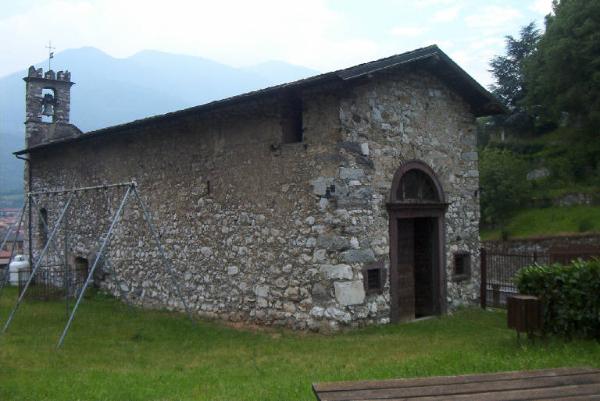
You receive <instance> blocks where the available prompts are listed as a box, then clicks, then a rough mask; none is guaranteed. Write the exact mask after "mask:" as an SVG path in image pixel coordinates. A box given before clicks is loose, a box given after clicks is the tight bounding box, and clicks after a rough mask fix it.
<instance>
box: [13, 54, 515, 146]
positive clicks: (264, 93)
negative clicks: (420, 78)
mask: <svg viewBox="0 0 600 401" xmlns="http://www.w3.org/2000/svg"><path fill="white" fill-rule="evenodd" d="M417 63H421V64H419V65H420V66H422V68H424V69H427V70H429V71H430V72H432V73H433V74H435V75H436V76H438V77H440V78H441V79H442V80H443V81H444V82H445V83H446V84H447V85H448V86H449V87H451V88H452V89H454V90H455V91H456V92H457V93H459V94H460V95H461V96H463V98H464V99H465V100H466V101H467V103H468V104H469V105H470V106H471V108H472V111H473V113H474V114H475V116H476V117H481V116H487V115H494V114H502V113H505V112H506V109H505V107H504V106H503V105H502V104H501V103H500V102H499V101H498V100H497V99H496V98H495V97H494V96H493V95H492V94H491V93H490V92H488V91H487V90H486V89H485V88H483V87H482V86H481V85H480V84H479V83H478V82H477V81H475V79H473V78H472V77H471V76H470V75H469V74H467V72H465V71H464V70H463V69H462V68H461V67H460V66H459V65H458V64H456V63H455V62H454V61H452V59H450V57H448V56H447V55H446V53H444V52H443V51H442V50H440V48H439V47H437V46H436V45H432V46H428V47H423V48H420V49H416V50H412V51H409V52H406V53H402V54H397V55H395V56H391V57H386V58H382V59H379V60H375V61H371V62H368V63H364V64H359V65H356V66H354V67H350V68H345V69H341V70H337V71H333V72H328V73H325V74H320V75H315V76H313V77H309V78H305V79H300V80H298V81H294V82H289V83H285V84H281V85H276V86H272V87H269V88H266V89H260V90H256V91H252V92H247V93H244V94H241V95H237V96H233V97H229V98H226V99H222V100H217V101H213V102H210V103H206V104H202V105H199V106H194V107H189V108H187V109H182V110H178V111H174V112H170V113H166V114H160V115H156V116H152V117H147V118H143V119H139V120H134V121H131V122H128V123H124V124H118V125H113V126H110V127H106V128H101V129H98V130H95V131H90V132H88V133H85V134H83V135H81V136H79V137H76V138H68V139H64V140H58V141H54V142H49V143H44V144H41V145H37V146H33V147H30V148H28V149H23V150H20V151H18V152H15V153H14V154H15V155H21V154H25V153H29V152H30V151H33V150H36V149H41V148H46V147H49V146H55V145H58V144H63V143H70V142H75V141H81V140H85V139H88V138H93V137H96V136H99V135H106V134H113V133H117V132H120V131H122V130H125V129H130V128H134V127H140V126H144V125H147V124H153V123H156V122H160V121H162V120H165V119H169V118H176V117H181V116H185V115H190V114H196V113H201V112H207V111H213V110H216V109H218V108H220V107H224V106H233V105H236V104H240V103H244V102H247V101H250V100H257V99H259V98H263V97H268V96H273V95H274V94H278V93H282V92H285V91H288V90H299V89H304V88H309V87H314V86H319V85H323V84H326V83H331V82H344V81H351V80H354V79H357V78H361V77H365V76H369V75H372V74H376V73H378V72H381V71H385V70H390V69H393V68H396V67H399V66H403V65H409V64H417Z"/></svg>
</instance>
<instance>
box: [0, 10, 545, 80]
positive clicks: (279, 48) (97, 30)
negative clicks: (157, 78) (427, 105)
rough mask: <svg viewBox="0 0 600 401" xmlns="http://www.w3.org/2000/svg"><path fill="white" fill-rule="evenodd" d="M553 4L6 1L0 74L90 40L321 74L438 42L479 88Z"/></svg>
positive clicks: (127, 51)
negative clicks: (50, 48) (508, 40)
mask: <svg viewBox="0 0 600 401" xmlns="http://www.w3.org/2000/svg"><path fill="white" fill-rule="evenodd" d="M551 2H552V1H551V0H497V1H496V0H489V1H485V0H415V1H408V0H362V1H361V0H356V1H355V0H293V1H286V0H264V1H263V0H248V1H233V0H217V1H214V0H213V1H202V0H197V1H187V0H168V1H165V0H160V1H154V0H4V1H3V2H2V6H1V7H0V37H2V38H3V41H2V42H3V43H2V49H1V52H2V53H0V54H1V56H0V76H4V75H6V74H9V73H11V72H14V71H17V70H22V69H24V68H26V67H28V66H29V65H30V64H33V63H36V62H39V61H42V60H44V59H45V58H47V50H46V49H45V48H44V46H45V45H46V44H47V41H48V40H49V39H51V40H52V42H53V45H55V46H56V48H57V50H56V51H57V52H60V51H61V50H65V49H69V48H77V47H82V46H93V47H96V48H99V49H101V50H103V51H105V52H107V53H108V54H110V55H112V56H115V57H127V56H130V55H132V54H134V53H136V52H138V51H140V50H143V49H154V50H161V51H166V52H171V53H180V54H190V55H195V56H201V57H205V58H209V59H213V60H215V61H220V62H223V63H226V64H230V65H233V66H242V65H250V64H255V63H259V62H262V61H267V60H283V61H287V62H290V63H293V64H299V65H304V66H307V67H311V68H314V69H317V70H319V71H322V72H326V71H330V70H334V69H338V68H343V67H349V66H351V65H354V64H358V63H361V62H365V61H370V60H374V59H377V58H381V57H386V56H390V55H392V54H397V53H401V52H404V51H407V50H412V49H414V48H417V47H422V46H426V45H430V44H434V43H435V44H438V45H439V46H440V47H441V48H442V50H444V51H445V52H446V53H448V54H449V55H450V57H452V58H453V59H454V60H455V61H456V62H458V63H459V64H460V65H461V66H462V67H463V68H464V69H466V70H467V72H469V73H470V74H472V75H473V76H474V77H475V78H476V79H477V80H478V81H479V82H480V83H481V84H483V85H486V86H487V85H488V84H489V83H491V77H490V75H489V73H488V72H487V69H488V68H489V67H488V63H489V60H490V58H491V57H492V56H493V55H495V54H501V53H502V52H503V49H504V48H503V45H504V36H505V35H516V34H517V33H518V30H519V28H520V27H522V26H523V25H526V24H527V23H529V22H530V21H536V22H537V23H538V26H540V27H543V18H544V15H546V14H547V13H549V12H550V11H551Z"/></svg>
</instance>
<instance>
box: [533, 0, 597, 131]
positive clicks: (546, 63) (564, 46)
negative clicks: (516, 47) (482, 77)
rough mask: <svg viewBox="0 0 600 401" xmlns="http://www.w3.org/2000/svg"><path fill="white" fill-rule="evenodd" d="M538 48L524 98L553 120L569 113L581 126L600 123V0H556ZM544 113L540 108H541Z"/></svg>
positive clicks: (572, 119) (572, 120) (595, 126)
mask: <svg viewBox="0 0 600 401" xmlns="http://www.w3.org/2000/svg"><path fill="white" fill-rule="evenodd" d="M553 8H554V15H549V16H547V17H546V32H545V34H544V36H543V37H542V39H541V40H540V41H539V43H538V50H537V51H536V52H535V53H534V54H532V56H531V57H529V59H528V60H527V61H526V62H525V65H524V73H525V81H526V82H527V94H526V98H525V102H526V104H527V106H528V108H529V110H531V111H532V112H537V111H538V110H541V111H544V112H547V113H548V115H549V117H550V118H551V119H553V120H554V121H555V122H559V121H561V119H562V117H563V116H564V113H565V112H566V113H568V116H569V119H568V120H569V122H570V123H571V124H572V125H574V126H576V127H580V128H592V129H598V128H600V1H597V0H595V1H590V0H562V1H560V3H559V2H557V1H556V0H554V3H553ZM540 114H541V113H540Z"/></svg>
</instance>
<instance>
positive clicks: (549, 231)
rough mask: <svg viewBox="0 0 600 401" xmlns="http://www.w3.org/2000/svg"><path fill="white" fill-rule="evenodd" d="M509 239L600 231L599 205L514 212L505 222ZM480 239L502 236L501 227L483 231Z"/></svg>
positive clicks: (492, 238)
mask: <svg viewBox="0 0 600 401" xmlns="http://www.w3.org/2000/svg"><path fill="white" fill-rule="evenodd" d="M505 230H508V233H509V238H525V237H537V236H548V235H561V234H582V233H593V232H600V207H598V206H571V207H548V208H543V209H526V210H521V211H519V212H517V213H516V214H515V215H514V216H513V217H512V218H511V219H510V221H509V222H508V224H506V226H505ZM481 238H482V239H484V240H494V239H500V238H501V231H500V229H496V230H482V231H481Z"/></svg>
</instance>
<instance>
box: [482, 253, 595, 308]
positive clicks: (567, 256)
mask: <svg viewBox="0 0 600 401" xmlns="http://www.w3.org/2000/svg"><path fill="white" fill-rule="evenodd" d="M593 257H600V248H599V247H595V246H590V247H583V246H580V247H570V248H551V249H550V250H549V251H547V252H543V253H541V252H540V253H538V252H532V253H511V252H501V251H488V250H486V249H484V248H482V249H481V293H480V301H481V307H482V308H485V307H487V306H492V307H496V308H503V307H506V299H507V298H508V297H509V296H510V295H514V294H517V293H518V290H517V285H516V283H515V277H516V275H517V272H518V271H519V270H521V269H522V268H524V267H527V266H531V265H533V264H536V263H537V264H550V263H562V264H567V263H569V262H571V261H572V260H575V259H584V260H586V259H590V258H593Z"/></svg>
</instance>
